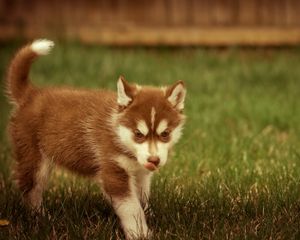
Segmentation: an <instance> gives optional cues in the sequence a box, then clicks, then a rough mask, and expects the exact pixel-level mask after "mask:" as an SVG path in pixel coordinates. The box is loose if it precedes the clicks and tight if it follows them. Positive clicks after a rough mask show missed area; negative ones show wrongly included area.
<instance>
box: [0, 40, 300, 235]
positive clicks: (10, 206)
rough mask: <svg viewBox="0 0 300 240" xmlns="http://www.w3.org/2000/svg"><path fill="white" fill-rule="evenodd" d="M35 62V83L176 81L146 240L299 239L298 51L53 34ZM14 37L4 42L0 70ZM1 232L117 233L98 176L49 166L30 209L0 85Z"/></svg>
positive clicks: (92, 85) (110, 85) (13, 46)
mask: <svg viewBox="0 0 300 240" xmlns="http://www.w3.org/2000/svg"><path fill="white" fill-rule="evenodd" d="M57 45H58V46H57V47H56V48H55V50H54V51H53V53H52V54H51V55H50V56H47V57H43V58H41V59H39V61H38V62H37V63H36V64H34V67H33V69H32V74H31V76H32V79H34V83H35V84H38V85H40V86H46V85H72V86H76V87H89V88H98V87H104V88H110V89H115V85H116V80H117V78H118V75H120V74H124V75H125V76H126V78H127V79H128V80H130V81H133V82H138V83H139V84H154V85H165V84H170V83H172V82H174V81H175V80H177V79H183V80H185V82H186V84H187V88H188V96H187V101H186V114H187V116H188V120H187V124H186V128H185V131H184V136H183V138H182V140H181V141H180V143H179V144H178V145H177V146H176V148H175V151H174V153H173V157H172V159H171V160H170V161H169V163H168V164H167V166H166V167H165V168H164V169H162V170H161V171H160V172H159V174H157V175H156V176H155V178H154V182H153V186H152V195H151V199H150V207H151V208H150V210H149V211H148V212H147V219H148V223H149V226H150V227H151V228H152V229H153V231H154V239H299V238H300V141H299V140H300V101H299V96H300V68H299V62H300V50H299V49H277V50H274V49H273V50H266V49H258V50H255V49H235V48H233V49H227V50H212V49H210V50H205V49H198V48H191V49H168V48H162V49H142V48H137V49H114V48H102V47H97V46H82V45H79V44H76V43H68V44H63V43H59V44H57ZM17 46H19V45H18V44H11V43H2V45H1V48H0V74H1V76H4V70H5V68H6V66H7V64H8V61H9V58H11V56H12V54H13V52H14V51H15V50H16V47H17ZM0 107H1V109H0V115H1V120H0V219H7V220H9V221H10V224H9V225H8V226H3V227H0V239H116V238H123V235H122V231H121V230H120V228H119V223H118V219H117V218H116V216H115V215H114V213H113V210H112V209H111V207H110V206H109V205H108V204H107V203H106V202H105V201H104V198H103V197H102V195H101V192H100V190H99V189H98V188H97V186H95V185H93V184H92V183H90V182H88V181H87V180H85V179H81V178H77V177H72V176H69V175H68V174H66V173H63V172H59V171H58V172H56V173H55V174H53V176H52V178H51V181H50V184H49V188H48V190H47V191H46V192H45V195H44V206H45V209H46V210H45V213H44V214H32V213H30V212H28V210H27V209H26V207H24V206H23V205H22V203H21V201H20V194H19V192H18V190H17V189H16V188H15V187H14V185H13V183H12V181H11V179H10V168H11V165H12V163H13V159H12V156H11V153H10V147H9V144H8V141H7V137H6V132H5V126H6V123H7V120H8V117H9V110H10V106H9V105H8V103H7V101H6V99H5V97H4V96H3V94H1V95H0Z"/></svg>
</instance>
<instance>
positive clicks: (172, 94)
mask: <svg viewBox="0 0 300 240" xmlns="http://www.w3.org/2000/svg"><path fill="white" fill-rule="evenodd" d="M185 95H186V88H185V85H184V82H183V81H181V80H180V81H178V82H176V83H175V84H174V85H172V86H170V87H168V88H167V90H166V98H167V100H168V101H169V102H170V103H171V104H172V106H173V107H174V108H175V109H176V110H178V111H182V110H183V108H184V100H185Z"/></svg>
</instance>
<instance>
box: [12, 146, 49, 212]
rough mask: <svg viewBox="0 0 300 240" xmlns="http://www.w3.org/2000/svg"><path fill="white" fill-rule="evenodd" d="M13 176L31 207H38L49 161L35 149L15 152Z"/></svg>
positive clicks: (45, 181) (47, 175)
mask: <svg viewBox="0 0 300 240" xmlns="http://www.w3.org/2000/svg"><path fill="white" fill-rule="evenodd" d="M16 155H17V163H16V168H15V178H16V181H17V184H18V186H19V188H20V190H21V192H22V193H23V198H24V200H25V202H26V203H28V204H29V205H30V206H31V207H32V208H33V209H37V210H38V209H39V208H40V206H41V203H42V194H43V190H44V187H45V184H46V183H47V180H48V177H49V174H50V163H49V161H48V160H47V159H46V158H45V157H44V156H43V155H42V154H41V153H40V152H39V151H35V149H30V150H28V151H22V152H21V151H20V149H19V150H18V152H17V154H16Z"/></svg>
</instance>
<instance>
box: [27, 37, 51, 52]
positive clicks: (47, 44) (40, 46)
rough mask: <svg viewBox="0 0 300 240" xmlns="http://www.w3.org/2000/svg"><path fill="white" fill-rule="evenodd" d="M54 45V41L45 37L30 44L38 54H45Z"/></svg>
mask: <svg viewBox="0 0 300 240" xmlns="http://www.w3.org/2000/svg"><path fill="white" fill-rule="evenodd" d="M53 47H54V42H52V41H50V40H47V39H37V40H35V41H34V42H33V43H32V44H31V49H32V51H34V52H35V53H36V54H38V55H47V54H48V53H49V52H50V51H51V49H52V48H53Z"/></svg>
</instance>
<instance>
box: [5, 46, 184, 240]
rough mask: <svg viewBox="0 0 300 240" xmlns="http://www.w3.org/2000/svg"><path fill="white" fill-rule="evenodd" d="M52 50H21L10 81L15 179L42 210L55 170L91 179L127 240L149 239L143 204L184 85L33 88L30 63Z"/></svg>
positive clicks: (178, 113) (173, 131)
mask: <svg viewBox="0 0 300 240" xmlns="http://www.w3.org/2000/svg"><path fill="white" fill-rule="evenodd" d="M53 46H54V44H53V42H51V41H49V40H36V41H34V42H33V43H32V44H29V45H27V46H25V47H23V48H21V49H20V50H19V51H18V52H17V53H16V55H15V57H14V58H13V60H12V62H11V64H10V66H9V69H8V76H7V92H8V96H9V99H10V100H11V101H12V103H13V104H14V106H15V108H14V111H13V113H12V116H11V119H10V122H9V136H10V139H11V143H12V147H13V150H14V154H15V159H16V165H15V174H14V177H15V179H16V181H17V184H18V187H19V188H20V190H21V191H22V193H23V196H24V199H25V200H26V202H28V203H29V204H30V205H31V206H32V207H33V208H36V209H39V208H40V206H41V202H42V192H43V190H44V189H45V185H46V183H47V180H48V177H49V174H50V172H51V168H52V166H53V165H54V164H56V165H58V166H62V167H64V168H66V169H68V170H71V171H72V172H75V173H77V174H80V175H83V176H87V177H90V178H91V179H93V180H95V181H96V182H97V183H98V184H99V185H100V186H101V187H102V189H103V192H104V195H105V196H106V197H107V199H108V200H109V201H110V202H111V204H112V206H113V207H114V209H115V212H116V214H117V215H118V217H119V218H120V220H121V224H122V227H123V230H124V232H125V235H126V238H128V239H130V238H135V237H146V236H148V235H147V234H148V227H147V223H146V219H145V214H144V211H143V207H144V206H147V202H148V198H149V193H150V181H151V177H152V174H153V172H154V171H155V170H156V169H158V168H160V167H161V166H163V165H165V163H166V161H167V158H168V153H169V151H170V149H171V148H172V146H173V145H174V144H175V143H176V142H177V141H178V140H179V138H180V136H181V130H182V127H183V124H184V119H185V117H184V115H183V113H182V111H183V108H184V99H185V94H186V90H185V86H184V84H183V82H182V81H178V82H177V83H175V84H174V85H172V86H168V87H164V88H155V87H149V86H143V87H141V86H138V85H135V84H129V83H128V82H127V81H126V80H125V79H124V78H123V77H122V76H121V77H120V78H119V80H118V82H117V93H115V92H113V91H109V90H97V91H96V90H78V89H71V88H38V87H36V86H33V85H32V83H31V82H30V80H29V77H28V75H29V71H30V67H31V64H32V62H33V60H34V59H36V58H37V57H38V56H39V55H46V54H48V53H49V51H50V50H51V48H52V47H53Z"/></svg>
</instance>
